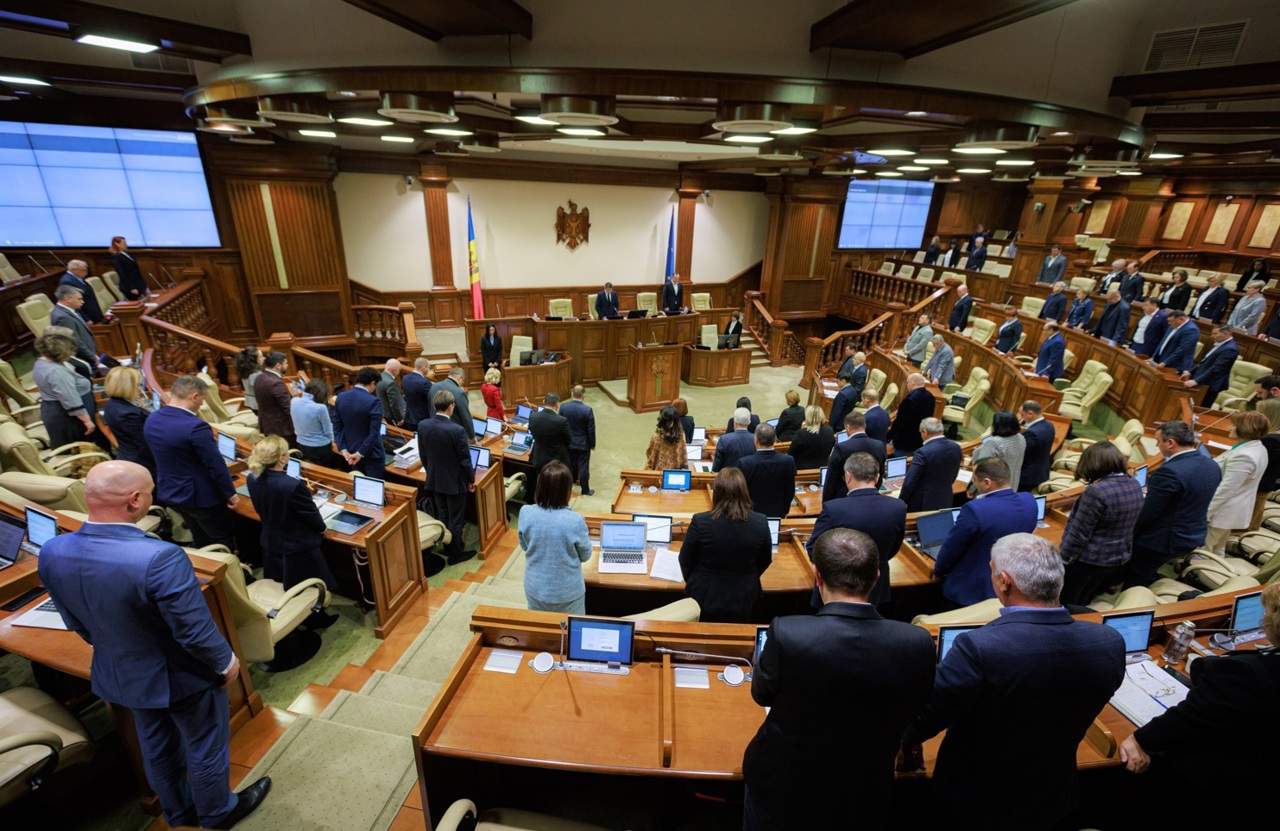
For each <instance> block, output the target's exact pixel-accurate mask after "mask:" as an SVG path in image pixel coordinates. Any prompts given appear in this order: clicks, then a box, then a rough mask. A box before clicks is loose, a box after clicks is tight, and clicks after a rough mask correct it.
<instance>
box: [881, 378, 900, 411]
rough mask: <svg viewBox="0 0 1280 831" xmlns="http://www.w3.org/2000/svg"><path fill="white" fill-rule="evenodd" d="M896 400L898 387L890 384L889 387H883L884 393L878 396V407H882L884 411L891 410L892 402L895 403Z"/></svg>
mask: <svg viewBox="0 0 1280 831" xmlns="http://www.w3.org/2000/svg"><path fill="white" fill-rule="evenodd" d="M897 400H898V385H897V384H893V383H891V384H889V386H887V387H885V390H884V392H883V393H881V394H880V406H881V407H884V408H885V409H886V410H891V408H892V407H893V405H894V402H896V401H897Z"/></svg>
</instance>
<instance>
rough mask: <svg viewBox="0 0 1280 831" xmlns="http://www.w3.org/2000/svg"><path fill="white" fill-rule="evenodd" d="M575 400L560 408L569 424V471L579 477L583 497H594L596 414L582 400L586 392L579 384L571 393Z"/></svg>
mask: <svg viewBox="0 0 1280 831" xmlns="http://www.w3.org/2000/svg"><path fill="white" fill-rule="evenodd" d="M570 392H572V394H573V398H572V400H570V401H566V402H565V403H564V405H563V406H562V407H561V408H560V415H562V416H564V418H565V420H566V421H568V422H569V437H570V438H569V460H570V462H572V464H570V465H569V469H570V470H571V471H573V473H574V475H575V476H577V477H578V483H579V484H580V485H581V486H582V495H583V496H594V495H595V491H593V490H592V489H591V451H592V450H595V449H596V414H595V411H594V410H592V409H591V408H590V407H588V406H587V403H586V402H585V401H583V400H582V398H583V396H584V395H586V390H584V389H583V388H582V385H581V384H577V385H575V386H574V388H573V389H572V390H571V391H570Z"/></svg>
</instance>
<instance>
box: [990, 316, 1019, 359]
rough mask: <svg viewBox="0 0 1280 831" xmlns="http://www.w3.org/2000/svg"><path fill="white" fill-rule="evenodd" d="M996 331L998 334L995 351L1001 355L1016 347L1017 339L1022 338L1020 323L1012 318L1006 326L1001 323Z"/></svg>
mask: <svg viewBox="0 0 1280 831" xmlns="http://www.w3.org/2000/svg"><path fill="white" fill-rule="evenodd" d="M996 331H997V332H999V336H998V337H997V338H996V351H997V352H999V353H1000V354H1002V355H1003V354H1004V353H1006V352H1009V351H1011V350H1012V349H1013V348H1014V347H1015V346H1017V345H1018V338H1020V337H1022V321H1021V320H1018V319H1017V318H1014V320H1013V322H1012V323H1010V324H1009V325H1008V326H1005V325H1004V324H1003V323H1001V324H1000V327H999V328H997V330H996Z"/></svg>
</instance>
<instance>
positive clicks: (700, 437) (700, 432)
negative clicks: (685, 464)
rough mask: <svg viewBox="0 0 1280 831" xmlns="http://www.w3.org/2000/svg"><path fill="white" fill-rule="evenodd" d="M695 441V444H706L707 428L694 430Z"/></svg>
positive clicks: (695, 428)
mask: <svg viewBox="0 0 1280 831" xmlns="http://www.w3.org/2000/svg"><path fill="white" fill-rule="evenodd" d="M693 440H694V441H695V442H699V443H701V442H705V441H706V440H707V428H706V427H694V428H693Z"/></svg>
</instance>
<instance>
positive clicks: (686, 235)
mask: <svg viewBox="0 0 1280 831" xmlns="http://www.w3.org/2000/svg"><path fill="white" fill-rule="evenodd" d="M702 191H703V188H702V183H701V182H699V181H696V180H692V179H684V180H683V181H681V183H680V187H679V188H678V189H677V190H676V193H678V194H679V195H680V209H679V211H677V215H676V273H677V274H679V275H681V276H683V277H684V279H685V281H686V282H693V220H694V217H695V215H696V214H697V211H698V197H699V196H701V195H702Z"/></svg>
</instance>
